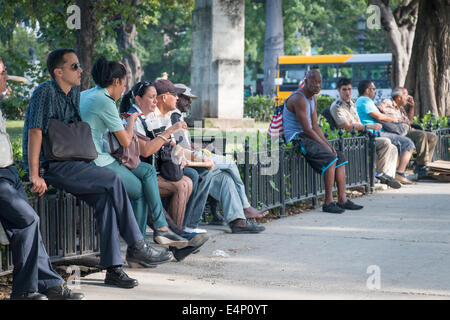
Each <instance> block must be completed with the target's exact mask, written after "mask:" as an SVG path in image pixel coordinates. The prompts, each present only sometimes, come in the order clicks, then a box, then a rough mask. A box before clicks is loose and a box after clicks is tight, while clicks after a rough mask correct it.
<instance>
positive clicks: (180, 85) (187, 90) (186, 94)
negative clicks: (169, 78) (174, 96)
mask: <svg viewBox="0 0 450 320" xmlns="http://www.w3.org/2000/svg"><path fill="white" fill-rule="evenodd" d="M174 86H175V88H180V89H184V90H185V91H184V92H183V93H182V95H185V96H187V97H189V98H191V99H197V98H198V97H197V96H195V95H193V94H192V92H191V88H189V87H188V86H186V85H184V84H182V83H176V84H174Z"/></svg>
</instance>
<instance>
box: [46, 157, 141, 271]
mask: <svg viewBox="0 0 450 320" xmlns="http://www.w3.org/2000/svg"><path fill="white" fill-rule="evenodd" d="M44 168H45V174H44V177H43V178H44V180H45V181H46V182H47V184H51V185H53V186H55V187H56V188H58V189H64V190H66V191H67V192H69V193H71V194H73V195H75V196H76V197H77V198H79V199H81V200H84V201H86V202H87V203H88V204H89V205H91V206H93V207H94V208H95V218H96V221H97V225H98V231H99V234H100V265H101V266H102V267H103V268H105V269H106V268H108V267H111V266H121V265H122V258H121V255H120V240H119V233H120V235H121V236H122V238H123V239H124V240H125V242H126V243H127V244H128V245H129V246H131V245H133V244H135V243H136V242H137V241H139V240H143V239H144V238H143V236H142V233H141V231H140V230H139V227H138V224H137V222H136V218H135V217H134V213H133V209H132V207H131V203H130V200H129V199H128V195H127V191H126V189H125V186H124V184H123V183H122V180H121V179H120V176H119V174H118V173H116V172H114V171H112V170H110V169H107V168H102V167H98V166H96V165H95V164H93V163H86V162H83V161H63V162H49V163H48V164H47V165H46V166H45V167H44Z"/></svg>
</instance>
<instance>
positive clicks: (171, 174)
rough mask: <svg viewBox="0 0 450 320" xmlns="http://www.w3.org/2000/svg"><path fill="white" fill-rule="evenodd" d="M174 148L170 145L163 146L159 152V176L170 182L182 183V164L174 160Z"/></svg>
mask: <svg viewBox="0 0 450 320" xmlns="http://www.w3.org/2000/svg"><path fill="white" fill-rule="evenodd" d="M172 152H173V147H172V145H171V144H170V142H169V143H166V144H165V145H163V146H162V147H161V149H160V151H159V157H158V167H159V174H160V175H161V177H163V178H164V179H166V180H169V181H174V182H176V181H180V180H181V178H183V170H182V169H181V167H180V164H179V163H177V162H175V161H174V160H175V159H173V160H172Z"/></svg>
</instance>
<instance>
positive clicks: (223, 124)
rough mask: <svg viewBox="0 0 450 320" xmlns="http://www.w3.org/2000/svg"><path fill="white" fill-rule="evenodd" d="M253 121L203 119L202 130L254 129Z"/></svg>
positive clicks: (247, 119) (246, 119)
mask: <svg viewBox="0 0 450 320" xmlns="http://www.w3.org/2000/svg"><path fill="white" fill-rule="evenodd" d="M254 127H255V119H250V118H245V119H217V118H204V119H203V128H218V129H221V130H224V129H230V128H254Z"/></svg>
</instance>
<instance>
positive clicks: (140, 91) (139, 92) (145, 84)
mask: <svg viewBox="0 0 450 320" xmlns="http://www.w3.org/2000/svg"><path fill="white" fill-rule="evenodd" d="M151 86H153V83H152V82H150V81H142V82H141V83H139V86H138V87H137V88H136V95H137V96H140V97H142V96H143V95H144V92H143V91H144V90H145V88H147V87H151Z"/></svg>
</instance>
